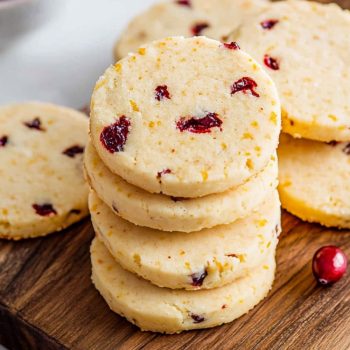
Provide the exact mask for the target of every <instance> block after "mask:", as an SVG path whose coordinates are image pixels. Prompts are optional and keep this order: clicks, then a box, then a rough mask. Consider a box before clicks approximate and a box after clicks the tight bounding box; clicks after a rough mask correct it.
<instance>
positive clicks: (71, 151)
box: [62, 145, 84, 158]
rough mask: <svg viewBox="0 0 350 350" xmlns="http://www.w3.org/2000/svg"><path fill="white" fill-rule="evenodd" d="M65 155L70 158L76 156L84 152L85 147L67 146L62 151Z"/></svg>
mask: <svg viewBox="0 0 350 350" xmlns="http://www.w3.org/2000/svg"><path fill="white" fill-rule="evenodd" d="M62 153H63V154H64V155H66V156H67V157H70V158H74V157H75V156H76V155H77V154H81V153H84V147H82V146H79V145H75V146H72V147H69V148H67V149H66V150H64V151H63V152H62Z"/></svg>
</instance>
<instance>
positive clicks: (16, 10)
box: [0, 0, 60, 49]
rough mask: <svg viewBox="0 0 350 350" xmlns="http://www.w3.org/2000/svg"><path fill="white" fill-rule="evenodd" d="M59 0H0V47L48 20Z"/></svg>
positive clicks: (55, 9) (56, 7)
mask: <svg viewBox="0 0 350 350" xmlns="http://www.w3.org/2000/svg"><path fill="white" fill-rule="evenodd" d="M59 2H60V1H59V0H0V49H3V48H6V47H7V46H9V45H11V44H13V43H14V42H15V41H16V40H17V39H19V38H20V37H21V36H23V35H25V34H27V33H29V32H30V31H32V30H35V29H36V28H38V27H40V26H41V25H43V24H45V23H46V22H48V21H49V20H50V19H51V18H52V16H53V15H55V13H56V11H57V10H58V5H59Z"/></svg>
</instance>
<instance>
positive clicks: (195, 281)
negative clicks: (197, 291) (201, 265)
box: [191, 270, 208, 287]
mask: <svg viewBox="0 0 350 350" xmlns="http://www.w3.org/2000/svg"><path fill="white" fill-rule="evenodd" d="M207 276H208V272H207V270H203V271H201V272H197V273H194V274H192V275H191V278H192V283H191V285H192V286H193V287H201V286H202V285H203V282H204V280H205V278H206V277H207Z"/></svg>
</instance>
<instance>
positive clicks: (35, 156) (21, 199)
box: [0, 102, 88, 240]
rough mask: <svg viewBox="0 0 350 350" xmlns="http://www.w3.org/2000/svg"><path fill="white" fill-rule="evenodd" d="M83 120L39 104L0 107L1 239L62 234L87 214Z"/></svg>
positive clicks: (85, 124)
mask: <svg viewBox="0 0 350 350" xmlns="http://www.w3.org/2000/svg"><path fill="white" fill-rule="evenodd" d="M87 139H88V118H87V117H86V116H85V115H84V114H82V113H80V112H77V111H75V110H72V109H68V108H64V107H59V106H55V105H50V104H44V103H34V102H33V103H23V104H14V105H9V106H4V107H0V238H7V239H15V240H17V239H22V238H29V237H37V236H43V235H46V234H48V233H51V232H55V231H59V230H62V229H63V228H66V227H68V226H69V225H71V224H73V223H74V222H77V221H78V220H80V219H81V218H83V217H84V216H86V215H87V214H88V208H87V197H88V186H87V184H86V183H85V180H84V176H83V164H82V161H83V154H82V153H83V151H84V147H85V145H86V143H87Z"/></svg>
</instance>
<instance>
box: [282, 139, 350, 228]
mask: <svg viewBox="0 0 350 350" xmlns="http://www.w3.org/2000/svg"><path fill="white" fill-rule="evenodd" d="M278 153H279V157H280V175H279V177H280V186H279V191H280V195H281V201H282V206H283V207H284V208H285V209H287V210H288V211H289V212H291V213H292V214H294V215H296V216H298V217H300V218H301V219H303V220H306V221H310V222H317V223H320V224H322V225H325V226H335V227H340V228H350V182H349V174H350V143H345V142H342V143H336V142H331V143H328V144H327V143H323V142H317V141H310V140H304V139H302V140H297V139H293V138H292V137H290V136H287V135H282V137H281V145H280V148H279V150H278Z"/></svg>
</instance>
